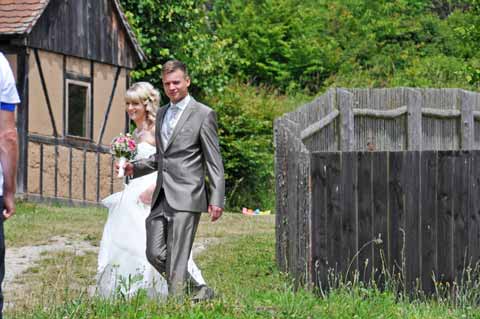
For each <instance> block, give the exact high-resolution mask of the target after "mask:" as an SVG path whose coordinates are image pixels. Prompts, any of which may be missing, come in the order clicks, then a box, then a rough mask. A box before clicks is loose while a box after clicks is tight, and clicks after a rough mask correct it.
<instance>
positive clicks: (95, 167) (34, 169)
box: [23, 134, 123, 205]
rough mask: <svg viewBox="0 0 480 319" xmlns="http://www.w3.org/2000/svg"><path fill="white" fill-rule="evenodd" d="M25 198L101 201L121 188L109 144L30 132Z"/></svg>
mask: <svg viewBox="0 0 480 319" xmlns="http://www.w3.org/2000/svg"><path fill="white" fill-rule="evenodd" d="M28 144H29V156H28V163H29V164H28V166H27V167H28V190H29V191H28V194H24V195H23V196H24V197H25V199H28V200H31V201H38V202H59V203H64V204H69V205H73V204H75V205H100V201H101V199H103V198H104V197H106V196H108V195H110V194H112V193H113V192H114V191H118V190H120V189H121V188H122V185H123V179H119V178H116V177H115V174H114V158H113V156H112V155H111V154H110V150H109V149H108V147H105V146H101V145H97V144H94V143H85V142H83V141H80V142H78V143H76V142H75V141H72V140H69V141H66V140H64V139H62V138H55V137H46V136H40V135H34V134H29V135H28Z"/></svg>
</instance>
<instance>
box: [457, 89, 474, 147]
mask: <svg viewBox="0 0 480 319" xmlns="http://www.w3.org/2000/svg"><path fill="white" fill-rule="evenodd" d="M474 103H475V96H474V94H473V93H472V92H468V91H464V90H462V91H460V112H461V132H462V139H461V143H462V144H461V149H463V150H471V149H473V147H474V143H475V135H474V119H473V105H474Z"/></svg>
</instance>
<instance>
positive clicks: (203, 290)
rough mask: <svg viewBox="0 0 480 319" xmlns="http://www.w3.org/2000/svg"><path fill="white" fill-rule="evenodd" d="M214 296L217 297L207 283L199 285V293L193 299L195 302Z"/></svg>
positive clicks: (210, 298)
mask: <svg viewBox="0 0 480 319" xmlns="http://www.w3.org/2000/svg"><path fill="white" fill-rule="evenodd" d="M214 297H215V293H214V292H213V289H212V288H210V287H208V286H206V285H202V286H200V287H199V289H198V291H197V293H196V294H195V295H194V296H193V298H192V301H193V302H200V301H207V300H212V299H213V298H214Z"/></svg>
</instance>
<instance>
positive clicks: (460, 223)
mask: <svg viewBox="0 0 480 319" xmlns="http://www.w3.org/2000/svg"><path fill="white" fill-rule="evenodd" d="M454 166H455V167H454V172H455V174H454V176H453V189H454V193H453V195H454V196H453V258H454V260H453V262H454V265H453V266H454V271H455V275H456V276H455V277H456V279H457V280H458V281H459V282H460V280H461V279H462V272H463V270H464V269H465V267H466V264H467V253H468V249H467V248H468V225H469V223H468V209H469V207H468V202H469V196H470V187H469V181H470V154H469V153H468V152H466V151H458V152H455V158H454Z"/></svg>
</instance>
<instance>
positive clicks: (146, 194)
mask: <svg viewBox="0 0 480 319" xmlns="http://www.w3.org/2000/svg"><path fill="white" fill-rule="evenodd" d="M155 187H156V184H152V185H150V186H149V187H147V189H145V190H144V191H143V192H141V193H140V195H139V196H138V199H139V200H140V202H142V203H144V204H145V205H151V204H152V197H153V192H154V191H155Z"/></svg>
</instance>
